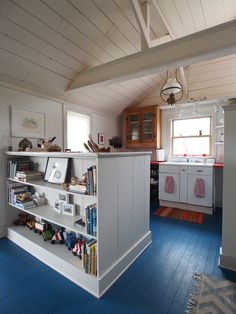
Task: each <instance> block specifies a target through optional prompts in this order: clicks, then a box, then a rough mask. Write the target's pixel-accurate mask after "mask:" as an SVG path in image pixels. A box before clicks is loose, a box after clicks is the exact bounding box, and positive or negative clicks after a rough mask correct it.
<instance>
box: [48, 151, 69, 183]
mask: <svg viewBox="0 0 236 314" xmlns="http://www.w3.org/2000/svg"><path fill="white" fill-rule="evenodd" d="M68 162H69V159H68V158H56V157H49V158H48V161H47V166H46V171H45V176H44V179H45V181H48V182H52V183H57V184H62V183H64V182H65V179H66V176H67V169H68Z"/></svg>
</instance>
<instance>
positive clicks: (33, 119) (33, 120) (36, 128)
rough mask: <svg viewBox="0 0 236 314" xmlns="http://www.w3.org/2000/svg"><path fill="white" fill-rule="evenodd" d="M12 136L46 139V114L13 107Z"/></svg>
mask: <svg viewBox="0 0 236 314" xmlns="http://www.w3.org/2000/svg"><path fill="white" fill-rule="evenodd" d="M11 136H13V137H23V138H25V137H26V138H44V137H45V114H44V113H41V112H35V111H29V110H23V109H18V108H15V107H13V106H12V107H11Z"/></svg>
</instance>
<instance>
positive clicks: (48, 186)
mask: <svg viewBox="0 0 236 314" xmlns="http://www.w3.org/2000/svg"><path fill="white" fill-rule="evenodd" d="M7 180H8V181H12V182H16V183H21V184H23V185H24V184H25V185H30V186H35V187H38V188H45V189H50V190H54V191H55V190H56V191H63V192H64V193H67V194H72V195H82V196H85V197H94V198H95V199H97V196H96V195H90V194H83V193H76V192H71V191H67V190H65V189H63V187H62V186H61V185H59V184H55V183H50V182H47V181H44V180H32V181H25V182H24V181H20V180H16V179H13V178H7ZM94 203H95V201H94Z"/></svg>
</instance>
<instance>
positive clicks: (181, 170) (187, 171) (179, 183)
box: [159, 163, 213, 213]
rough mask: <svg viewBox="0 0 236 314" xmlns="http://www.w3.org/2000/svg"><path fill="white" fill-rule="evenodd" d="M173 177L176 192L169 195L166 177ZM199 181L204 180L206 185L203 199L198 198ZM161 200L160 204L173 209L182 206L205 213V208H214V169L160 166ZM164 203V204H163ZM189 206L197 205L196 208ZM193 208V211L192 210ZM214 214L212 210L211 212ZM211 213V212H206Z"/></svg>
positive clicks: (196, 166)
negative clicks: (196, 192)
mask: <svg viewBox="0 0 236 314" xmlns="http://www.w3.org/2000/svg"><path fill="white" fill-rule="evenodd" d="M167 176H172V177H173V179H174V191H173V192H172V193H168V192H166V191H165V182H166V177H167ZM197 179H203V181H204V185H205V193H204V196H203V197H196V196H195V194H194V188H195V184H196V181H197ZM159 199H160V204H161V205H164V206H166V204H168V206H171V203H170V202H173V203H175V204H173V207H176V204H177V203H179V204H181V205H180V206H178V207H179V208H183V209H189V210H194V208H195V210H197V209H198V207H196V206H199V210H200V211H203V208H204V207H210V208H211V209H212V207H213V167H212V166H207V165H206V166H198V165H193V166H186V165H184V166H182V165H168V164H165V163H163V164H160V165H159ZM163 202H164V203H163ZM187 205H196V206H195V207H192V206H187ZM192 208H193V209H192ZM211 212H212V210H211ZM206 213H209V210H206Z"/></svg>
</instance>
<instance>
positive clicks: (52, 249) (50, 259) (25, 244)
mask: <svg viewBox="0 0 236 314" xmlns="http://www.w3.org/2000/svg"><path fill="white" fill-rule="evenodd" d="M7 237H8V238H9V240H11V241H13V242H14V243H16V244H17V245H19V246H20V247H21V248H23V249H24V250H26V251H27V252H29V253H30V254H32V255H33V256H35V257H36V258H38V259H39V260H41V261H42V262H44V263H45V264H47V265H48V266H50V267H51V268H53V269H54V270H56V271H58V272H59V273H60V274H62V275H63V276H65V277H66V278H68V279H69V280H71V281H73V282H74V283H75V284H77V285H79V286H80V287H81V288H83V289H85V290H87V291H88V292H89V293H91V294H93V295H94V296H95V297H97V298H98V297H99V278H98V277H95V276H93V275H91V274H88V273H86V272H85V270H84V269H83V267H82V265H81V264H82V261H81V260H80V259H79V258H78V257H77V256H73V255H72V253H71V251H69V250H67V247H66V246H65V245H60V244H56V245H52V244H50V243H49V242H46V241H44V240H43V238H42V237H41V236H40V235H39V234H36V233H34V232H33V231H30V230H28V229H27V228H26V227H22V226H9V227H8V233H7Z"/></svg>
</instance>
